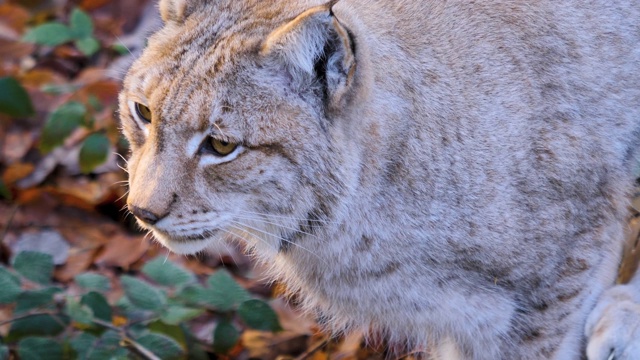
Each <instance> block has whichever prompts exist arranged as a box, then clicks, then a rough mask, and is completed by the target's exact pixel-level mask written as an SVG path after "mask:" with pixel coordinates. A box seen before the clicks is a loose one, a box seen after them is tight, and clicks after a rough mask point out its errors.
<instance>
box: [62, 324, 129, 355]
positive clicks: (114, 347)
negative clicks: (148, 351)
mask: <svg viewBox="0 0 640 360" xmlns="http://www.w3.org/2000/svg"><path fill="white" fill-rule="evenodd" d="M71 347H72V348H73V350H75V351H76V353H77V359H79V360H112V359H118V358H120V357H124V358H127V359H128V358H130V357H129V356H128V355H129V352H128V351H127V350H126V349H125V348H123V347H121V346H120V336H118V334H117V333H115V332H114V331H111V330H110V331H107V332H105V333H104V334H103V335H102V337H100V338H97V337H95V336H93V335H91V334H88V333H81V334H80V335H78V336H76V337H75V338H74V339H72V340H71Z"/></svg>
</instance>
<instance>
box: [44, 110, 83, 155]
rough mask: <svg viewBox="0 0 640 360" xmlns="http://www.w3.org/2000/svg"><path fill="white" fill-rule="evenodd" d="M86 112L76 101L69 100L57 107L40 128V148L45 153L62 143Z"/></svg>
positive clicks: (80, 122)
mask: <svg viewBox="0 0 640 360" xmlns="http://www.w3.org/2000/svg"><path fill="white" fill-rule="evenodd" d="M86 113H87V109H86V108H85V106H84V105H82V104H81V103H79V102H77V101H70V102H68V103H66V104H64V105H62V106H60V107H59V108H57V109H56V110H55V111H54V112H53V113H51V115H50V116H49V119H48V120H47V123H46V124H45V125H44V128H43V129H42V135H41V137H40V150H42V152H45V153H46V152H49V151H51V150H53V148H55V147H56V146H59V145H62V144H63V143H64V140H65V139H66V138H67V137H68V136H69V135H70V134H71V133H72V132H73V130H75V129H76V128H77V127H78V126H80V124H82V122H83V121H84V117H85V115H86Z"/></svg>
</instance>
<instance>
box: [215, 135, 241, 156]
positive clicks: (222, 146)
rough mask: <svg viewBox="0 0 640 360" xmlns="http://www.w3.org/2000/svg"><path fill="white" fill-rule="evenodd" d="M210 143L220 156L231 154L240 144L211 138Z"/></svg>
mask: <svg viewBox="0 0 640 360" xmlns="http://www.w3.org/2000/svg"><path fill="white" fill-rule="evenodd" d="M209 145H211V149H212V150H213V152H214V153H215V154H216V155H219V156H227V155H229V154H231V153H232V152H233V151H234V150H235V149H236V148H237V147H238V144H234V143H230V142H226V141H222V140H218V139H214V138H209Z"/></svg>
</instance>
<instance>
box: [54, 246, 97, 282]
mask: <svg viewBox="0 0 640 360" xmlns="http://www.w3.org/2000/svg"><path fill="white" fill-rule="evenodd" d="M98 250H99V248H94V249H81V248H74V249H71V251H70V254H69V258H68V259H67V262H66V263H65V264H64V265H62V266H61V267H59V268H57V269H56V271H55V272H54V274H53V276H54V277H55V278H56V280H58V281H60V282H68V281H71V280H72V279H73V278H74V277H75V276H77V275H80V274H82V273H83V272H85V271H87V269H89V267H90V266H91V265H92V264H93V260H94V258H95V256H96V254H97V253H98Z"/></svg>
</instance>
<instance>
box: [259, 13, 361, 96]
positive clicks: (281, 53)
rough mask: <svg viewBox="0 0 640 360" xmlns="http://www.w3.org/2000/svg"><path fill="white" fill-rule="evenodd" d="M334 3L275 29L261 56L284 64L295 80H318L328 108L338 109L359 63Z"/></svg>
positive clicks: (350, 38) (265, 42)
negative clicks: (332, 7) (322, 87)
mask: <svg viewBox="0 0 640 360" xmlns="http://www.w3.org/2000/svg"><path fill="white" fill-rule="evenodd" d="M332 3H333V2H332ZM332 3H330V4H327V5H323V6H318V7H315V8H312V9H309V10H307V11H305V12H304V13H302V14H300V15H299V16H298V17H296V18H295V19H293V20H292V21H290V22H289V23H287V24H285V25H282V26H280V27H279V28H277V29H276V30H274V31H273V32H272V33H271V34H270V35H269V36H268V37H267V38H266V40H265V41H264V43H263V44H262V49H261V53H262V54H263V55H264V56H269V57H271V58H273V59H275V60H276V61H278V62H281V63H283V64H284V65H285V68H286V69H287V71H288V72H289V73H290V74H291V75H292V77H293V79H294V81H304V80H305V79H312V80H314V79H315V80H319V81H320V83H321V84H322V85H323V86H324V95H325V97H326V100H328V105H329V106H331V107H338V106H340V105H341V103H342V100H343V99H344V95H345V94H347V92H348V90H349V89H350V87H351V85H352V83H353V77H354V75H355V70H356V62H355V54H354V52H355V47H354V42H353V39H352V37H351V34H350V33H349V31H348V30H347V29H346V28H345V27H344V26H343V25H342V24H341V23H340V21H339V20H338V19H337V18H336V17H335V15H334V14H333V11H332V10H331V5H332Z"/></svg>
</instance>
